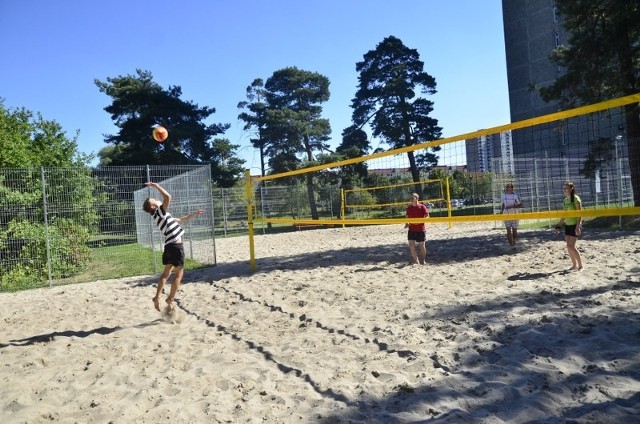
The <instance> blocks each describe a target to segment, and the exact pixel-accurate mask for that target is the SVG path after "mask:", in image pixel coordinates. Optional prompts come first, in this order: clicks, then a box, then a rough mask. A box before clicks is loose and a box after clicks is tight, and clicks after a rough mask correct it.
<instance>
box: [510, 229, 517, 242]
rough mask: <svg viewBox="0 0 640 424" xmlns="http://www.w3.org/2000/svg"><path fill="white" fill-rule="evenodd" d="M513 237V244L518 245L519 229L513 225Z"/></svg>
mask: <svg viewBox="0 0 640 424" xmlns="http://www.w3.org/2000/svg"><path fill="white" fill-rule="evenodd" d="M511 239H512V240H513V245H514V246H515V245H516V241H517V240H518V229H517V228H515V227H513V228H512V229H511Z"/></svg>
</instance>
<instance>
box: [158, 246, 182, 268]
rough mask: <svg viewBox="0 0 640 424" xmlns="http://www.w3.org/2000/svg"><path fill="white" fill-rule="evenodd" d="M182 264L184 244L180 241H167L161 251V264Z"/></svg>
mask: <svg viewBox="0 0 640 424" xmlns="http://www.w3.org/2000/svg"><path fill="white" fill-rule="evenodd" d="M169 264H170V265H173V266H184V246H183V245H182V243H169V244H167V245H165V246H164V252H162V265H169Z"/></svg>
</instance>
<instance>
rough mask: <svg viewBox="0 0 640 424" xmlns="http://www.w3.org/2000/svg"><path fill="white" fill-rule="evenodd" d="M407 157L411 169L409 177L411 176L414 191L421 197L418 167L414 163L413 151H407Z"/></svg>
mask: <svg viewBox="0 0 640 424" xmlns="http://www.w3.org/2000/svg"><path fill="white" fill-rule="evenodd" d="M407 157H408V158H409V169H410V170H411V177H412V178H413V182H414V183H415V189H414V191H415V192H416V193H418V196H420V198H421V199H422V185H421V184H420V171H418V167H417V165H416V157H415V155H414V154H413V152H407Z"/></svg>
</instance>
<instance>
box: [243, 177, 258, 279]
mask: <svg viewBox="0 0 640 424" xmlns="http://www.w3.org/2000/svg"><path fill="white" fill-rule="evenodd" d="M244 181H245V184H244V185H245V195H246V197H247V227H248V230H249V258H250V259H249V264H250V267H251V272H254V271H255V270H256V252H255V243H254V240H253V208H252V207H251V198H252V196H251V170H250V169H246V170H245V171H244Z"/></svg>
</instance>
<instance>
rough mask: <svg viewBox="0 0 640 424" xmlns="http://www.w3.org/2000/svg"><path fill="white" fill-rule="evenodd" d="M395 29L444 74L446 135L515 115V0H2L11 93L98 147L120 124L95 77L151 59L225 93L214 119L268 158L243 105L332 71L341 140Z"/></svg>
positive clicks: (440, 97) (162, 77)
mask: <svg viewBox="0 0 640 424" xmlns="http://www.w3.org/2000/svg"><path fill="white" fill-rule="evenodd" d="M389 35H393V36H395V37H397V38H399V39H400V40H402V42H403V43H404V45H405V46H407V47H409V48H412V49H416V50H417V51H418V53H419V54H420V59H421V60H422V61H423V62H424V63H425V67H424V70H425V71H426V72H428V73H429V74H431V75H432V76H433V77H435V79H436V83H437V90H438V93H437V94H435V95H433V96H429V98H430V99H431V100H433V101H434V103H435V104H434V108H435V110H434V112H433V114H432V116H433V117H434V118H437V119H438V120H439V124H440V126H441V127H442V128H443V135H444V136H445V137H446V136H454V135H457V134H461V133H466V132H470V131H475V130H478V129H481V128H489V127H493V126H497V125H502V124H507V123H509V100H508V87H507V76H506V63H505V54H504V33H503V25H502V6H501V0H482V1H478V0H393V1H391V0H366V1H365V0H324V1H320V0H180V1H178V0H173V1H170V0H109V1H106V0H103V1H98V0H91V1H87V0H56V1H50V0H0V55H1V57H2V62H3V63H2V66H1V67H0V97H2V98H4V105H5V107H8V108H18V107H24V108H26V109H29V110H31V111H33V112H40V113H42V114H43V116H44V118H45V119H48V120H55V121H57V122H58V123H60V124H61V125H62V127H63V128H64V130H65V131H66V133H67V135H68V136H69V137H73V136H74V135H75V133H76V130H79V131H80V134H79V137H78V148H79V150H80V151H81V152H84V153H91V152H94V153H97V152H98V150H100V149H101V148H102V147H105V146H106V144H105V143H104V141H103V136H102V135H103V134H105V133H106V134H113V133H116V132H117V129H116V127H115V126H114V125H113V123H112V121H111V118H110V116H109V114H108V113H107V112H105V111H104V108H105V107H106V106H108V105H109V104H110V103H111V98H110V97H108V96H106V95H105V94H103V93H100V92H99V91H98V88H97V87H96V85H95V84H94V79H99V80H101V81H106V79H107V77H116V76H119V75H122V76H124V75H128V74H131V75H134V74H135V70H136V69H137V68H139V69H143V70H148V71H151V73H152V74H153V76H154V80H155V81H156V82H157V83H158V84H160V85H161V86H162V87H164V88H167V87H168V86H169V85H178V86H181V87H182V90H183V96H182V99H183V100H187V101H193V102H195V103H197V104H199V105H200V106H209V107H214V108H215V109H216V113H215V114H213V115H212V116H211V117H210V120H209V121H210V122H212V123H214V122H215V123H229V124H231V128H230V129H229V130H228V131H227V132H226V133H225V134H224V137H226V138H228V139H229V140H230V141H231V142H232V143H234V144H238V145H240V146H241V148H240V149H239V152H238V155H239V156H240V157H241V158H243V159H245V160H246V161H247V163H246V164H245V166H246V167H247V168H252V169H253V168H255V169H257V167H258V166H259V155H258V153H257V151H255V150H254V149H253V148H252V147H251V145H250V142H249V136H250V135H249V134H247V133H246V132H244V131H243V130H242V122H240V121H238V119H237V116H238V113H239V110H238V109H237V104H238V102H240V101H243V100H246V97H245V89H246V87H247V86H248V85H249V84H250V83H251V82H252V81H253V80H254V79H255V78H263V79H264V80H266V79H267V78H269V77H270V76H271V75H272V74H273V72H274V71H276V70H278V69H282V68H284V67H287V66H296V67H298V68H299V69H304V70H307V71H312V72H318V73H320V74H322V75H325V76H326V77H328V78H329V80H330V81H331V84H330V91H331V98H330V100H329V101H328V102H326V103H325V104H324V105H323V108H324V112H323V117H325V118H327V119H329V121H330V123H331V128H332V131H333V133H332V138H333V139H332V141H331V145H332V147H335V146H337V145H338V144H339V143H340V135H341V133H342V130H343V129H344V128H346V127H347V126H349V125H350V124H351V112H352V110H351V108H350V104H351V99H352V98H353V96H354V94H355V92H356V88H357V83H358V79H357V78H358V75H357V73H356V70H355V64H356V62H359V61H362V59H363V55H364V54H365V53H367V52H368V51H370V50H373V49H375V47H376V46H377V44H378V43H380V42H381V41H382V40H383V39H384V38H385V37H387V36H389ZM169 131H171V129H169ZM373 145H374V148H375V147H378V143H377V141H374V143H373Z"/></svg>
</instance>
